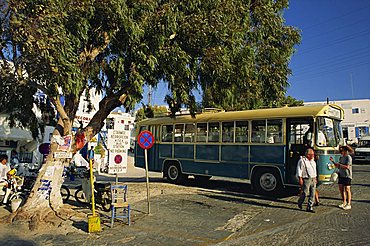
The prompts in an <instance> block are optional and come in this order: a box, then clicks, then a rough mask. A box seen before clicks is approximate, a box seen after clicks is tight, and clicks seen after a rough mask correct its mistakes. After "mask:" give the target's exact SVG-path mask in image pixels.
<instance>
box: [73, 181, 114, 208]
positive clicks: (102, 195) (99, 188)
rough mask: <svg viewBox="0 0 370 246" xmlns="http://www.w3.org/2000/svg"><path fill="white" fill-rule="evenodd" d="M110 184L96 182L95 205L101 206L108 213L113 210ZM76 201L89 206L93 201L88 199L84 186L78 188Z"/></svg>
mask: <svg viewBox="0 0 370 246" xmlns="http://www.w3.org/2000/svg"><path fill="white" fill-rule="evenodd" d="M110 186H111V185H110V183H98V182H94V198H95V203H97V204H99V205H100V206H101V207H102V209H103V210H104V211H106V212H109V211H110V210H111V203H112V196H111V190H110ZM75 199H76V201H77V202H79V203H81V204H89V203H90V200H91V199H87V196H86V195H85V192H84V191H83V189H82V185H79V186H77V187H76V192H75Z"/></svg>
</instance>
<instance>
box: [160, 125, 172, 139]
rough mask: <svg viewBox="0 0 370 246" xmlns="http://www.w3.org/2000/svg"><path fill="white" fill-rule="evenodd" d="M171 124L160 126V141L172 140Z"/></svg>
mask: <svg viewBox="0 0 370 246" xmlns="http://www.w3.org/2000/svg"><path fill="white" fill-rule="evenodd" d="M172 135H173V125H164V126H162V142H172Z"/></svg>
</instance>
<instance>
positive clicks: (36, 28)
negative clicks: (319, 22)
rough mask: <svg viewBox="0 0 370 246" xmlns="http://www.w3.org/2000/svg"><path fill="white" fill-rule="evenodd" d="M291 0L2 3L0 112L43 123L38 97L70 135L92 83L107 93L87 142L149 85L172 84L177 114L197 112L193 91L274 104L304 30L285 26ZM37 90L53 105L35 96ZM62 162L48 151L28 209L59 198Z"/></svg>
mask: <svg viewBox="0 0 370 246" xmlns="http://www.w3.org/2000/svg"><path fill="white" fill-rule="evenodd" d="M287 6H288V1H287V0H277V1H276V0H250V1H245V0H227V1H225V0H204V1H198V0H182V1H178V0H165V1H158V0H157V1H156V0H145V1H137V0H80V1H71V0H4V1H1V3H0V11H1V12H0V25H1V27H0V58H1V64H0V81H1V83H0V92H1V94H2V97H0V103H1V104H0V105H1V108H0V112H2V113H3V112H6V113H8V114H9V115H10V119H11V120H12V119H16V118H17V119H18V120H20V122H21V123H22V125H23V126H29V127H32V128H37V126H38V123H39V122H38V120H37V118H36V116H35V114H34V113H33V111H32V107H33V103H35V104H37V105H39V106H40V108H41V109H42V110H44V111H50V108H51V107H52V108H55V109H56V110H57V112H58V114H59V118H58V122H57V128H56V129H58V131H56V132H55V134H59V135H62V136H64V135H67V134H70V132H71V125H72V122H73V119H74V117H75V113H76V111H77V107H78V102H79V98H80V96H81V94H82V93H83V91H84V90H85V89H88V88H91V87H94V88H96V89H97V91H99V92H102V94H103V95H104V97H103V99H102V100H101V102H100V104H99V110H98V111H97V112H96V114H95V115H94V117H93V118H92V120H91V121H90V123H89V125H88V126H87V127H85V128H84V129H82V130H81V134H82V133H83V134H84V136H85V137H86V140H87V141H89V140H90V139H91V138H92V137H93V136H94V135H95V134H96V133H97V132H98V131H99V130H100V129H101V127H102V125H103V120H104V119H105V118H106V116H107V115H108V114H109V113H110V112H111V111H112V110H113V109H115V108H116V107H119V106H122V107H125V108H126V109H127V110H130V109H132V108H133V107H134V105H135V104H136V103H137V102H138V101H139V100H140V99H141V97H142V93H143V85H145V84H146V85H150V86H153V87H155V86H157V84H158V83H159V82H160V81H165V82H166V83H167V85H168V89H169V93H168V95H167V96H166V98H165V101H166V102H167V103H168V105H169V106H170V109H171V112H172V113H175V112H176V111H178V110H179V108H180V107H181V106H187V107H189V108H190V110H191V111H192V112H194V111H195V109H196V102H195V97H194V95H193V91H194V89H200V90H201V91H203V92H204V102H205V104H207V106H208V105H210V106H212V103H213V102H215V104H217V105H221V104H223V100H224V99H225V100H226V98H228V97H227V96H228V95H231V94H232V95H235V98H238V100H242V101H243V103H244V104H245V105H247V107H254V106H255V105H258V104H261V103H263V104H269V103H271V102H274V101H276V100H279V98H281V97H282V96H283V95H284V92H285V88H286V86H287V75H288V74H289V72H290V71H289V69H288V66H287V63H288V60H289V57H290V55H291V54H292V52H293V46H294V45H295V44H296V43H298V42H299V33H298V31H297V30H296V29H294V28H292V27H287V26H284V21H283V18H282V11H283V9H284V8H286V7H287ZM36 90H40V91H42V92H43V93H44V94H46V95H47V97H48V100H49V102H50V103H49V102H45V101H39V100H38V99H37V97H34V94H35V92H36ZM61 97H63V98H64V104H63V103H62V101H61ZM233 100H235V99H233ZM224 105H225V103H224ZM55 148H56V144H53V145H52V150H51V151H52V153H53V151H55ZM75 150H76V149H75V148H74V151H75ZM62 166H63V162H61V161H58V160H54V159H53V158H52V154H51V155H49V159H48V161H47V163H46V164H45V165H44V166H43V168H42V170H41V172H40V175H39V179H41V178H45V175H46V174H45V173H50V172H46V170H47V169H48V168H49V167H53V168H54V170H55V172H54V175H53V177H52V178H51V179H52V189H51V195H50V199H49V201H45V199H44V200H43V198H42V197H41V196H38V192H37V188H38V187H37V186H36V187H35V188H34V190H33V194H32V195H31V199H29V200H28V201H27V204H26V205H25V206H26V209H25V211H27V212H26V213H24V214H25V216H26V217H27V215H32V216H33V217H34V218H37V219H42V218H43V217H45V216H46V215H47V214H48V213H47V211H49V212H50V213H49V214H54V211H55V210H57V209H58V208H59V207H60V206H61V198H60V195H59V188H60V184H61V182H62V178H61V170H62V168H61V167H62Z"/></svg>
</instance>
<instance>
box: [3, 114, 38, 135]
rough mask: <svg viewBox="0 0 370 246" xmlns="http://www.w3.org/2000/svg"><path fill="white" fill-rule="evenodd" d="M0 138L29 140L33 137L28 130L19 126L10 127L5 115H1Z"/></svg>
mask: <svg viewBox="0 0 370 246" xmlns="http://www.w3.org/2000/svg"><path fill="white" fill-rule="evenodd" d="M0 140H8V141H10V140H12V141H26V142H31V141H32V140H33V138H32V134H31V132H30V131H29V130H26V129H22V128H19V127H12V128H11V127H10V126H9V124H8V122H7V121H6V117H5V116H3V115H1V116H0Z"/></svg>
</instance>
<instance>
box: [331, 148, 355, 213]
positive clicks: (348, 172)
mask: <svg viewBox="0 0 370 246" xmlns="http://www.w3.org/2000/svg"><path fill="white" fill-rule="evenodd" d="M352 151H353V150H352V148H351V147H349V146H348V145H347V146H340V147H339V152H340V154H341V155H342V156H341V157H340V158H339V162H338V163H335V162H334V160H333V157H330V161H332V162H333V163H334V164H335V166H336V167H337V168H338V169H339V178H338V185H339V192H340V195H341V197H342V200H343V203H342V204H340V205H339V207H340V208H343V209H345V210H348V209H351V208H352V206H351V200H352V194H351V181H352V157H351V156H350V155H349V153H351V152H352Z"/></svg>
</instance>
